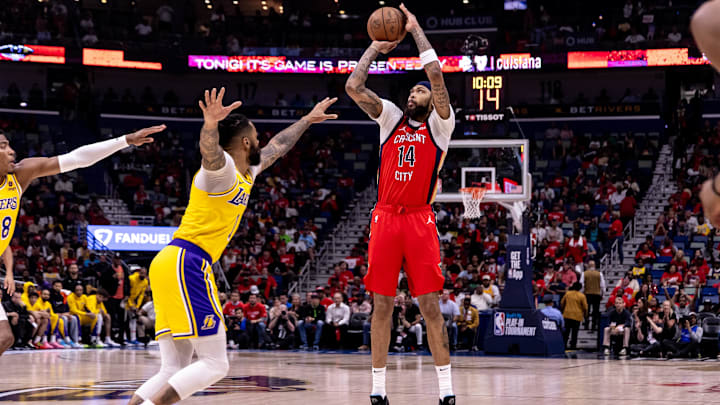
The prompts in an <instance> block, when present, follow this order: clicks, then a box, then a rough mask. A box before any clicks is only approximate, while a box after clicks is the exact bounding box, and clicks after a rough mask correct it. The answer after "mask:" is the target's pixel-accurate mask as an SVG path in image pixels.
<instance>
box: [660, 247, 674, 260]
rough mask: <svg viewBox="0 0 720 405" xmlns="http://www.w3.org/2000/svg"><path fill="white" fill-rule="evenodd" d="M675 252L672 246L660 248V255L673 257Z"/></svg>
mask: <svg viewBox="0 0 720 405" xmlns="http://www.w3.org/2000/svg"><path fill="white" fill-rule="evenodd" d="M674 254H675V252H673V248H672V246H668V247H664V248H662V249H660V256H661V257H673V255H674Z"/></svg>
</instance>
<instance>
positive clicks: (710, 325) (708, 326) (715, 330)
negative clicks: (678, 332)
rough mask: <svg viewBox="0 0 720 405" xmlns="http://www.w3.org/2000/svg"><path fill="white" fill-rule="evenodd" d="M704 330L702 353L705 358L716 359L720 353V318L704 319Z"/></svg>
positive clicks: (701, 345)
mask: <svg viewBox="0 0 720 405" xmlns="http://www.w3.org/2000/svg"><path fill="white" fill-rule="evenodd" d="M702 329H703V337H702V340H701V341H700V347H701V352H702V353H703V355H704V356H705V357H710V358H715V357H717V353H718V339H720V318H710V317H708V318H705V319H703V322H702Z"/></svg>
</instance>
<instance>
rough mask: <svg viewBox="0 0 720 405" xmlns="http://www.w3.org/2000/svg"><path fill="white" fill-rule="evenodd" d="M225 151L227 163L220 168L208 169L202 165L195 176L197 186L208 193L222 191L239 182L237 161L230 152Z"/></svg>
mask: <svg viewBox="0 0 720 405" xmlns="http://www.w3.org/2000/svg"><path fill="white" fill-rule="evenodd" d="M224 153H225V165H224V166H223V167H222V168H220V169H218V170H212V171H210V170H207V169H205V168H203V167H200V170H198V173H197V176H195V187H197V188H199V189H200V190H202V191H206V192H208V193H222V192H225V191H227V190H228V189H230V188H231V187H232V186H234V185H235V182H237V176H236V175H235V173H236V169H235V161H234V160H233V158H232V156H230V154H229V153H227V152H224Z"/></svg>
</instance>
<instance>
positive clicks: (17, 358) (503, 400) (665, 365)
mask: <svg viewBox="0 0 720 405" xmlns="http://www.w3.org/2000/svg"><path fill="white" fill-rule="evenodd" d="M158 354H159V353H158V351H157V350H119V349H116V350H65V351H36V352H26V353H23V352H10V353H7V354H5V355H3V356H2V357H0V404H4V403H13V404H18V403H23V404H51V403H52V404H125V403H127V400H128V399H129V397H130V395H131V394H132V392H133V391H134V389H135V388H137V387H138V386H139V385H140V384H141V383H142V382H143V381H144V380H145V379H147V378H148V377H150V376H151V375H153V374H154V372H155V371H156V370H157V368H158V364H159V358H158ZM452 361H453V383H454V384H453V385H454V387H455V392H456V394H457V399H458V404H460V405H470V404H518V405H520V404H522V405H527V404H553V405H558V404H571V405H595V404H619V403H621V404H640V403H643V404H647V403H655V404H677V403H683V404H688V403H697V404H699V403H706V404H707V403H718V404H720V362H718V361H703V362H700V361H693V362H691V361H650V360H648V361H624V360H620V361H614V360H611V361H608V360H602V359H597V358H588V359H540V358H525V357H483V356H453V359H452ZM230 364H231V367H230V373H229V375H228V377H227V378H225V379H224V380H223V381H221V382H220V383H219V384H216V385H215V386H214V387H212V388H211V389H209V390H207V391H206V392H205V393H204V395H202V396H199V395H198V394H196V395H195V396H193V397H191V398H190V399H188V400H186V401H184V402H183V403H186V404H204V405H207V404H243V405H255V404H258V405H259V404H263V405H265V404H282V405H311V404H322V405H331V404H353V405H363V404H368V403H369V401H368V390H369V389H370V385H371V376H370V372H369V370H370V356H369V355H367V354H332V353H301V352H231V353H230ZM387 378H388V379H387V386H388V393H389V398H390V403H391V404H392V405H405V404H408V405H409V404H412V405H423V404H427V405H435V404H437V381H436V376H435V369H434V368H433V366H432V359H431V358H430V357H429V356H414V355H394V356H390V358H389V361H388V377H387Z"/></svg>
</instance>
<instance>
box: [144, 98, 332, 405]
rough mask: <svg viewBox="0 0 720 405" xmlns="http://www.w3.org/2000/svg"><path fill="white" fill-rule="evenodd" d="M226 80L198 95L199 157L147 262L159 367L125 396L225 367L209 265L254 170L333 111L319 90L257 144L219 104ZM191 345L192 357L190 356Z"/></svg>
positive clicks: (176, 394)
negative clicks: (175, 214) (183, 204)
mask: <svg viewBox="0 0 720 405" xmlns="http://www.w3.org/2000/svg"><path fill="white" fill-rule="evenodd" d="M224 95H225V88H221V89H220V91H219V92H218V91H217V89H212V91H207V90H206V91H205V100H204V102H203V101H200V102H199V104H200V109H201V110H202V112H203V119H204V124H203V127H202V129H201V131H200V154H201V155H202V164H201V167H200V170H198V172H197V173H196V174H195V177H194V178H193V181H192V185H191V190H190V201H189V203H188V206H187V208H186V209H185V215H183V218H182V222H181V223H180V227H179V228H178V230H177V231H176V232H175V234H174V235H173V240H172V241H171V242H170V244H169V245H168V246H166V247H165V248H163V249H162V250H161V251H160V252H159V253H158V254H157V256H155V258H154V259H153V261H152V264H151V265H150V272H149V274H150V285H151V286H153V300H154V302H155V336H156V338H157V340H158V343H159V346H160V362H161V364H160V371H159V372H158V373H157V374H156V375H155V376H153V377H152V378H150V379H149V380H148V381H147V382H146V383H145V384H143V385H142V386H141V387H140V388H139V389H138V390H137V391H136V392H135V395H133V397H132V398H131V400H130V404H132V405H137V404H143V405H165V404H172V403H175V402H178V401H180V400H183V399H185V398H188V397H189V396H191V395H192V394H193V393H195V392H197V391H200V390H202V389H204V388H207V387H209V386H210V385H212V384H213V383H215V382H217V381H219V380H220V379H222V378H223V377H225V375H226V374H227V372H228V369H229V364H228V359H227V350H226V338H225V325H224V320H223V316H222V309H221V307H220V303H219V299H218V293H217V289H216V287H215V278H214V276H213V273H212V268H211V265H212V263H215V262H216V261H217V260H218V259H219V258H220V256H221V255H222V252H223V251H224V250H225V247H226V246H227V244H228V242H229V241H230V240H231V239H232V237H233V235H234V234H235V232H236V231H237V229H238V227H239V225H240V220H241V218H242V215H243V213H244V212H245V208H246V207H247V204H248V197H249V196H250V191H251V190H252V186H253V183H254V181H255V178H256V177H257V175H258V174H259V173H260V172H262V171H263V170H265V169H267V168H268V167H270V166H271V165H272V164H273V163H274V162H275V161H276V160H277V159H279V158H280V157H282V156H284V155H285V154H286V153H287V152H288V151H289V150H290V149H292V147H293V146H294V145H295V143H296V142H297V141H298V139H300V136H301V135H302V134H303V133H304V132H305V131H306V130H307V129H308V128H309V127H310V125H312V124H315V123H319V122H323V121H325V120H329V119H335V118H337V115H335V114H326V113H325V111H326V110H327V109H328V108H329V107H330V106H331V105H332V104H333V103H334V102H335V101H337V99H336V98H333V99H329V98H325V99H324V100H322V101H321V102H319V103H318V104H317V105H315V107H314V108H313V109H312V111H310V113H308V114H307V115H305V116H304V117H302V118H301V119H300V120H299V121H297V122H295V123H294V124H292V125H291V126H289V127H288V128H286V129H284V130H282V131H280V132H279V133H277V134H276V135H275V136H274V137H273V138H272V139H271V140H270V142H269V143H268V144H267V145H266V146H265V147H264V148H262V150H261V149H260V147H259V145H258V138H257V130H256V129H255V126H254V125H253V124H252V122H250V121H249V120H248V119H247V118H246V117H245V116H243V115H241V114H231V112H232V111H233V110H235V109H236V108H238V107H240V105H241V104H242V103H241V102H240V101H236V102H234V103H232V104H230V105H229V106H227V107H225V106H223V104H222V100H223V96H224ZM193 352H194V353H196V354H197V356H198V361H196V362H194V363H192V364H191V363H190V362H191V360H192V356H193Z"/></svg>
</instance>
